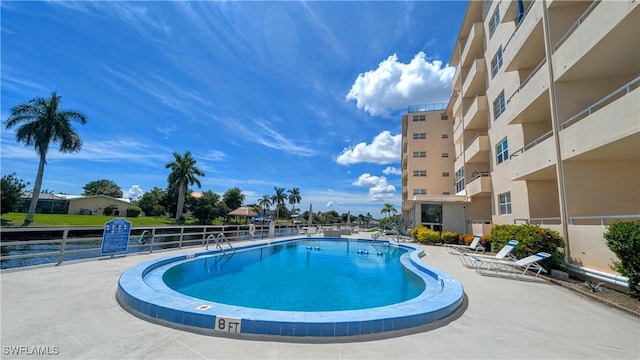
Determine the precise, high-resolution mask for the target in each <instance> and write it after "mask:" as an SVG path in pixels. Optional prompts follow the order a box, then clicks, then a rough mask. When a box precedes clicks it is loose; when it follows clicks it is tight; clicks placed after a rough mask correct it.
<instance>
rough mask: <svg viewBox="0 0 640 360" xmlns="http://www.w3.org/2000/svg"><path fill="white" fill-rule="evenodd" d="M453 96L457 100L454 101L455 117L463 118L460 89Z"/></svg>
mask: <svg viewBox="0 0 640 360" xmlns="http://www.w3.org/2000/svg"><path fill="white" fill-rule="evenodd" d="M453 96H455V97H456V99H455V101H454V102H453V117H454V118H461V117H462V95H461V94H460V92H459V91H458V92H454V93H453Z"/></svg>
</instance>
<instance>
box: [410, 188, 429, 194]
mask: <svg viewBox="0 0 640 360" xmlns="http://www.w3.org/2000/svg"><path fill="white" fill-rule="evenodd" d="M413 195H427V189H413Z"/></svg>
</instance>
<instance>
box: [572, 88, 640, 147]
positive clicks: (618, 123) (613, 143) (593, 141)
mask: <svg viewBox="0 0 640 360" xmlns="http://www.w3.org/2000/svg"><path fill="white" fill-rule="evenodd" d="M639 86H640V77H637V78H636V79H635V80H633V81H632V82H630V83H629V84H627V85H626V86H625V87H623V88H621V89H618V90H616V91H614V92H613V93H611V94H609V95H608V96H607V97H605V98H604V99H602V100H600V101H598V102H596V103H595V104H593V105H592V106H590V107H589V108H587V109H585V110H583V111H581V112H580V113H578V114H576V115H575V116H573V117H571V118H569V119H567V120H566V121H564V122H563V123H562V124H561V129H562V130H561V131H560V144H561V145H560V146H561V151H562V152H561V153H562V156H563V160H567V159H574V158H578V157H579V158H581V159H590V160H592V159H616V160H618V159H630V158H634V159H637V158H640V152H638V151H637V149H638V144H640V121H638V99H640V87H639ZM612 97H613V98H615V100H613V101H611V102H608V101H606V100H610V98H612ZM633 149H636V151H634V150H633Z"/></svg>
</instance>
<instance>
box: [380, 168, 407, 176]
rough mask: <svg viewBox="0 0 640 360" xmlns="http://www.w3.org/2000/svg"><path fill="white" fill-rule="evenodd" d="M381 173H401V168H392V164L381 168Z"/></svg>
mask: <svg viewBox="0 0 640 360" xmlns="http://www.w3.org/2000/svg"><path fill="white" fill-rule="evenodd" d="M382 173H383V174H385V175H402V170H400V169H398V168H394V167H393V166H387V168H386V169H384V170H382Z"/></svg>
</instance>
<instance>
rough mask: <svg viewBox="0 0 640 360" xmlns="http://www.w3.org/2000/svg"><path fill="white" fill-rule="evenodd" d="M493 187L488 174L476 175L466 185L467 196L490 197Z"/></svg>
mask: <svg viewBox="0 0 640 360" xmlns="http://www.w3.org/2000/svg"><path fill="white" fill-rule="evenodd" d="M492 189H493V186H492V185H491V176H489V174H488V173H477V174H476V173H474V174H473V175H472V177H471V180H469V182H468V183H467V185H466V190H467V196H469V197H473V196H489V195H491V191H492Z"/></svg>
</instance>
